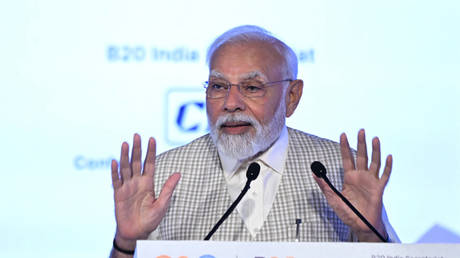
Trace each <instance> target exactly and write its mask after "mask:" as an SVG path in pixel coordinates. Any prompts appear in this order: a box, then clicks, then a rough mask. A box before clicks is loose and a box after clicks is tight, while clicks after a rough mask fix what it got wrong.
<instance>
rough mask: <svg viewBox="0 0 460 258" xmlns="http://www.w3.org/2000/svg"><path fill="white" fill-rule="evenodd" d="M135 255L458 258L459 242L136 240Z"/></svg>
mask: <svg viewBox="0 0 460 258" xmlns="http://www.w3.org/2000/svg"><path fill="white" fill-rule="evenodd" d="M134 257H137V258H147V257H148V258H214V257H215V258H247V257H251V258H310V257H311V258H460V244H388V243H342V242H339V243H337V242H329V243H312V242H223V241H149V240H142V241H137V248H136V253H135V256H134Z"/></svg>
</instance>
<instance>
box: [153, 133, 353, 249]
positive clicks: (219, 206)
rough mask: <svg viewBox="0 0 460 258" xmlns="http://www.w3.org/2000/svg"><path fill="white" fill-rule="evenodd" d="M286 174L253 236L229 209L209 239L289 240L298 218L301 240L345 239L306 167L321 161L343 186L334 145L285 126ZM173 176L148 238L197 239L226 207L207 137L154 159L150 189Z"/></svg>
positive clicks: (218, 166)
mask: <svg viewBox="0 0 460 258" xmlns="http://www.w3.org/2000/svg"><path fill="white" fill-rule="evenodd" d="M288 133H289V145H288V154H287V160H286V166H285V171H284V173H283V176H282V179H281V182H280V185H279V188H278V193H277V194H276V197H275V201H274V203H273V207H272V209H271V210H270V213H269V215H268V217H267V219H266V220H265V222H264V224H263V227H262V228H261V230H260V231H259V232H258V234H257V235H256V237H255V238H253V237H252V236H251V234H250V233H249V231H248V230H247V229H246V226H245V224H244V222H243V220H242V219H241V217H240V215H239V214H238V212H236V211H234V212H233V213H232V214H231V215H230V216H229V217H228V219H227V220H226V221H225V222H224V223H223V224H222V225H221V227H220V228H219V229H218V230H217V232H216V233H215V234H214V235H213V237H212V238H211V240H218V241H294V240H295V237H296V235H295V234H296V224H295V221H296V219H301V220H302V223H301V224H300V241H313V242H324V241H348V240H349V239H350V229H349V227H348V226H346V225H345V224H343V222H342V221H341V220H340V219H339V218H338V217H337V216H336V214H335V213H334V212H333V210H332V209H331V208H330V207H329V205H328V204H327V201H326V199H325V197H324V196H323V194H322V192H321V190H320V189H319V187H318V186H317V184H316V182H315V181H314V179H313V176H312V172H311V170H310V164H311V163H312V162H313V161H315V160H318V161H321V162H322V163H323V164H324V165H325V166H326V168H327V169H328V177H329V179H330V180H331V182H332V183H333V184H334V185H335V186H336V187H337V188H338V189H341V188H342V182H343V168H342V161H341V154H340V147H339V145H338V144H337V143H335V142H332V141H330V140H326V139H322V138H319V137H316V136H313V135H309V134H306V133H304V132H301V131H298V130H295V129H292V128H288ZM173 172H180V173H181V175H182V177H181V179H180V181H179V184H178V185H177V187H176V189H175V191H174V194H173V196H172V198H171V204H170V207H169V209H168V211H167V213H166V216H165V217H164V219H163V220H162V222H161V224H160V225H159V226H158V228H157V232H156V233H155V234H151V236H152V238H153V236H154V235H155V238H157V239H161V240H202V239H203V238H204V237H205V236H206V235H207V233H208V232H209V231H210V230H211V228H212V227H213V226H214V224H215V223H216V222H217V221H218V220H219V219H220V217H221V216H222V215H223V214H224V213H225V211H226V210H227V209H228V207H229V206H230V205H231V203H232V200H231V199H230V194H229V193H228V189H227V185H226V182H225V179H224V175H223V170H222V167H221V164H220V160H219V156H218V153H217V150H216V147H215V145H214V143H213V142H212V140H211V137H210V136H209V135H205V136H202V137H200V138H198V139H196V140H194V141H193V142H191V143H189V144H187V145H185V146H182V147H178V148H175V149H172V150H170V151H167V152H165V153H163V154H161V155H159V156H158V157H157V161H156V171H155V189H156V190H157V192H156V194H157V196H158V194H159V192H160V189H161V188H162V185H163V184H164V182H165V181H166V179H167V178H168V176H169V175H170V174H171V173H173Z"/></svg>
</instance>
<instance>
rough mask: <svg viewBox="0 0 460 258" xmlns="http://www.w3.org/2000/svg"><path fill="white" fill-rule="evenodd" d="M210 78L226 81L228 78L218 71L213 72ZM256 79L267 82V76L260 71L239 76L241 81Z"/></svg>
mask: <svg viewBox="0 0 460 258" xmlns="http://www.w3.org/2000/svg"><path fill="white" fill-rule="evenodd" d="M209 76H210V77H215V78H217V79H224V80H226V81H228V80H227V78H226V76H225V75H223V74H222V73H220V72H218V71H216V70H212V71H211V72H210V74H209ZM256 78H261V79H263V80H267V76H265V74H263V73H261V72H260V71H252V72H249V73H246V74H243V75H241V76H239V79H240V80H251V79H256Z"/></svg>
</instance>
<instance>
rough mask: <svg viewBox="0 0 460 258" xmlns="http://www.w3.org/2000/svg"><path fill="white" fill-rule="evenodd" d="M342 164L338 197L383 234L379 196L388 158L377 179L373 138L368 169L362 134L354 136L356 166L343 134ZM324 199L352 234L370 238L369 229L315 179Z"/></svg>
mask: <svg viewBox="0 0 460 258" xmlns="http://www.w3.org/2000/svg"><path fill="white" fill-rule="evenodd" d="M340 145H341V153H342V161H343V167H344V182H343V188H342V194H343V195H344V196H345V198H347V199H348V200H349V201H350V202H351V203H352V204H353V206H354V207H355V208H356V209H357V210H358V211H360V212H361V214H362V215H363V216H364V217H365V218H366V219H367V220H368V221H369V222H370V223H371V224H372V225H373V226H374V227H375V228H376V229H377V230H378V231H379V232H380V233H383V232H384V231H385V229H384V225H383V222H382V217H381V214H382V207H383V204H382V195H383V191H384V189H385V186H386V184H387V182H388V179H389V176H390V172H391V165H392V158H391V156H389V157H388V158H387V160H386V165H385V169H384V172H383V174H382V176H381V177H379V170H380V143H379V141H378V139H377V138H375V139H374V140H373V142H372V160H371V164H370V166H369V167H368V159H367V150H366V142H365V136H364V131H360V132H359V134H358V152H357V159H356V164H355V162H354V159H353V156H352V154H351V151H350V147H349V145H348V140H347V138H346V136H345V135H344V134H343V135H342V136H341V139H340ZM315 179H316V181H317V182H318V184H319V186H320V188H321V190H322V191H323V192H324V194H325V196H326V199H327V201H328V203H329V205H330V206H331V207H332V209H333V210H334V211H335V213H336V214H337V216H338V217H339V218H340V219H341V220H342V221H343V222H344V223H345V224H346V225H348V226H349V227H350V228H351V229H352V231H353V232H355V233H356V234H358V235H359V234H361V235H364V236H366V237H367V236H371V237H374V235H373V233H372V232H370V229H369V228H368V227H367V226H366V224H364V223H363V222H362V221H361V220H360V219H359V217H358V216H356V215H355V214H354V213H353V211H352V210H351V209H350V208H348V206H347V205H346V204H345V203H344V202H343V201H342V200H341V199H340V198H339V197H338V196H337V195H336V194H335V193H334V192H333V191H332V190H331V189H330V188H329V187H328V186H327V185H326V183H325V182H324V181H322V180H320V179H319V178H315Z"/></svg>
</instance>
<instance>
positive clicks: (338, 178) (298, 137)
mask: <svg viewBox="0 0 460 258" xmlns="http://www.w3.org/2000/svg"><path fill="white" fill-rule="evenodd" d="M288 133H289V145H288V155H287V163H288V165H289V167H291V168H293V169H294V170H301V171H310V164H311V163H312V162H314V161H320V162H321V163H323V164H324V166H326V168H327V170H328V175H330V176H331V178H330V179H331V180H332V181H333V182H334V184H337V185H340V184H341V182H342V171H343V167H342V154H341V152H340V144H339V143H337V142H335V141H332V140H329V139H325V138H321V137H319V136H316V135H312V134H308V133H305V132H302V131H299V130H296V129H292V128H288Z"/></svg>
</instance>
